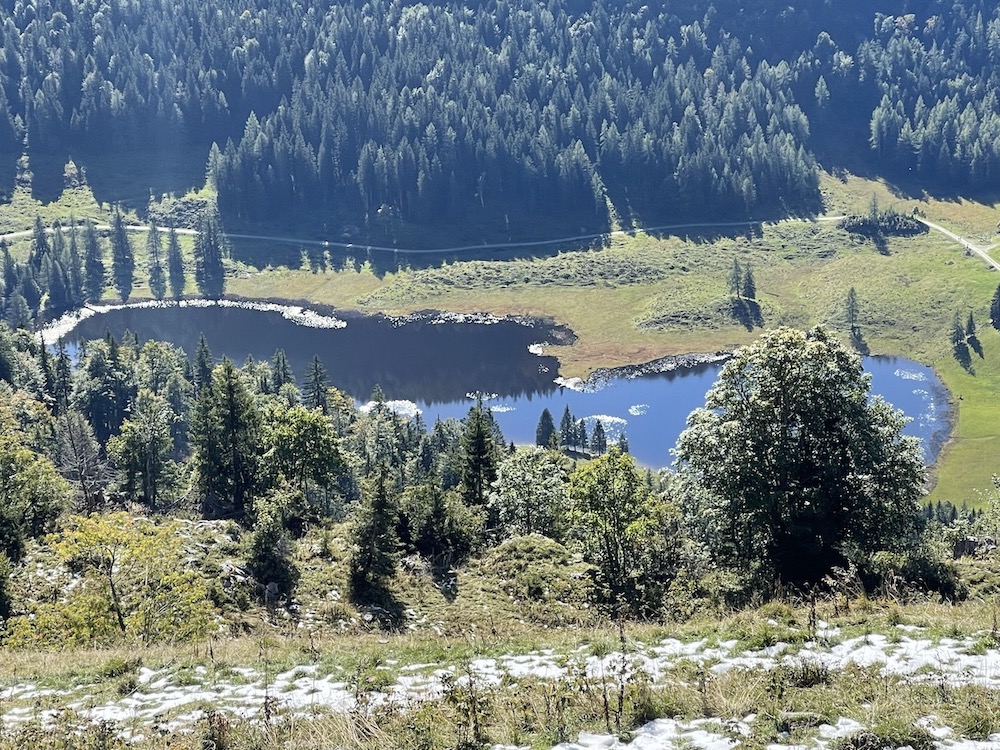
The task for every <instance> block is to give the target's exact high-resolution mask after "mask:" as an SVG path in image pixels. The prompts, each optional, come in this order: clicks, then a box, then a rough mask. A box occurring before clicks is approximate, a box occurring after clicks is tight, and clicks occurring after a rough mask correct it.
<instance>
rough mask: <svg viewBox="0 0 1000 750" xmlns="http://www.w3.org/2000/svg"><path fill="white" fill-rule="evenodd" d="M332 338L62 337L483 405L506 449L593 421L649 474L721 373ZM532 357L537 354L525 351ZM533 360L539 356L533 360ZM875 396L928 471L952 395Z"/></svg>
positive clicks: (229, 312) (463, 333)
mask: <svg viewBox="0 0 1000 750" xmlns="http://www.w3.org/2000/svg"><path fill="white" fill-rule="evenodd" d="M344 320H345V321H346V323H347V325H346V326H344V327H340V328H333V327H326V328H323V327H310V326H305V325H300V324H298V323H296V322H294V321H293V320H289V319H288V318H287V317H283V316H282V315H281V314H280V313H278V312H274V311H261V310H248V309H241V308H225V307H223V308H219V307H165V308H157V309H152V308H123V309H116V310H112V311H110V312H107V313H103V314H100V315H95V316H93V317H91V318H88V319H86V320H84V321H82V322H81V323H79V324H78V325H77V326H76V327H75V328H74V329H73V330H72V331H70V332H69V333H67V334H66V335H65V336H64V340H65V341H66V342H67V343H68V344H69V345H71V346H73V345H78V344H79V343H81V342H82V341H85V340H87V339H92V338H100V337H102V336H104V335H105V334H106V333H109V332H110V333H112V334H113V335H115V336H118V337H120V336H121V335H122V334H123V333H124V332H125V331H126V330H131V331H132V332H134V333H135V334H136V335H137V336H138V338H139V340H140V341H145V340H149V339H159V340H164V341H170V342H172V343H174V344H176V345H178V346H181V347H182V348H183V349H184V350H185V351H186V352H187V353H188V354H189V355H193V352H194V351H195V347H196V346H197V342H198V338H199V336H200V335H201V334H202V333H203V334H204V335H205V337H206V340H207V341H208V343H209V346H210V348H211V350H212V353H213V355H214V356H215V357H216V358H221V357H222V356H223V355H225V356H228V357H230V358H231V359H233V360H234V361H236V362H237V363H242V362H243V361H244V360H245V359H246V358H247V357H248V356H252V357H254V358H255V359H257V360H263V359H269V358H270V357H271V356H273V354H274V352H275V350H276V349H278V348H282V349H284V350H285V353H286V355H287V357H288V359H289V362H290V364H291V365H292V367H293V369H294V371H295V373H296V375H297V376H298V378H299V381H300V382H301V379H302V377H303V375H304V373H305V370H306V367H307V365H308V364H309V362H310V361H311V360H312V358H313V356H314V355H315V356H318V357H319V358H320V360H321V361H322V363H323V365H324V366H325V368H326V370H327V372H328V374H329V379H330V382H331V384H332V385H334V386H336V387H337V388H340V389H341V390H343V391H345V392H346V393H348V394H350V395H351V396H353V397H354V398H355V399H357V400H358V401H359V403H360V402H364V401H366V400H367V398H368V396H369V394H370V393H371V392H372V389H373V388H374V387H375V385H380V386H381V388H382V390H383V391H384V393H385V394H386V397H387V399H389V400H392V401H399V402H400V408H401V409H404V410H405V409H410V410H412V409H414V408H416V409H419V410H420V411H421V413H422V414H423V418H424V420H425V421H426V422H427V423H428V424H433V422H434V420H435V419H436V418H438V417H440V418H442V419H447V418H455V419H460V418H462V417H464V416H465V415H466V414H467V413H468V410H469V408H470V406H471V405H472V396H471V394H474V393H477V392H479V393H483V394H486V404H487V405H488V406H489V407H490V408H491V409H492V411H493V414H494V417H495V418H496V420H497V422H498V423H499V424H500V427H501V428H502V430H503V433H504V435H505V437H506V438H507V440H508V441H514V442H516V443H533V442H534V440H535V428H536V426H537V424H538V419H539V416H540V415H541V413H542V410H543V409H545V408H548V410H549V411H550V412H551V414H552V417H553V420H554V421H555V423H556V427H557V428H558V426H559V422H560V418H561V417H562V414H563V410H564V409H565V408H566V407H569V410H570V412H571V413H572V414H573V415H574V416H575V417H576V418H577V419H584V420H586V424H587V430H588V433H592V432H593V427H594V424H595V423H596V421H597V420H598V419H600V420H601V422H602V424H603V425H604V427H605V430H606V432H607V433H608V435H609V438H610V439H612V440H614V439H617V437H618V435H620V434H621V433H623V432H624V433H625V434H626V435H627V436H628V441H629V449H630V451H631V453H632V454H633V455H634V456H635V457H636V459H637V460H638V461H639V462H640V463H642V464H643V465H645V466H649V467H654V468H658V467H663V466H668V465H670V463H671V462H672V458H671V455H670V450H671V448H673V446H674V444H675V443H676V441H677V436H678V435H679V434H680V432H681V431H682V430H683V429H684V426H685V420H686V418H687V415H688V414H689V413H690V412H691V411H692V410H693V409H695V408H697V407H699V406H703V405H704V402H705V393H706V392H707V391H708V389H709V388H710V387H711V386H712V384H713V383H714V382H715V379H716V377H717V375H718V372H719V369H720V368H721V366H722V365H721V364H713V365H698V366H695V367H691V368H683V369H678V370H673V371H670V372H661V373H654V374H646V375H640V376H637V377H627V376H625V375H624V374H623V375H621V376H614V375H612V376H610V377H607V378H602V380H601V384H600V386H594V387H587V388H585V389H584V390H574V389H572V388H567V387H561V386H559V385H558V384H557V383H556V382H554V381H555V378H556V377H557V375H558V362H557V361H556V360H555V358H553V357H549V356H539V355H537V354H533V353H531V352H530V351H529V346H531V345H532V344H538V343H551V342H553V341H555V340H559V339H562V340H565V338H566V336H567V335H569V334H568V333H567V332H566V331H564V330H560V329H554V328H548V327H545V326H539V325H536V326H533V327H532V326H527V325H522V324H520V323H517V322H515V321H491V322H490V323H489V324H484V323H481V322H468V321H461V320H441V319H438V318H434V317H429V316H427V317H417V318H413V319H406V320H399V319H393V318H384V317H381V316H348V317H346V318H344ZM533 348H535V347H533ZM536 351H537V348H536ZM864 364H865V369H866V370H868V372H870V373H871V374H872V391H873V393H876V394H879V395H881V396H883V397H884V398H885V399H886V400H887V401H888V402H890V403H891V404H893V405H894V406H896V407H897V408H899V409H902V410H903V411H904V412H905V413H906V414H907V415H908V416H909V417H910V419H911V421H910V422H909V424H908V425H907V427H906V432H907V433H908V434H911V435H916V436H917V437H919V438H921V440H922V441H923V444H924V457H925V460H926V461H927V462H928V463H933V461H934V460H935V458H936V457H937V453H938V450H939V449H940V447H941V445H943V443H944V441H945V440H947V437H948V432H949V411H948V394H947V391H946V390H945V388H944V386H943V385H942V384H941V382H940V380H939V379H938V377H937V375H936V374H935V373H934V371H933V370H932V369H931V368H930V367H927V366H925V365H921V364H919V363H917V362H913V361H911V360H908V359H903V358H894V357H866V358H865V360H864Z"/></svg>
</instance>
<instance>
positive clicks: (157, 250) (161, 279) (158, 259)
mask: <svg viewBox="0 0 1000 750" xmlns="http://www.w3.org/2000/svg"><path fill="white" fill-rule="evenodd" d="M146 252H147V255H148V256H149V291H150V292H152V293H153V298H154V299H158V300H161V299H163V298H164V297H165V296H166V294H167V275H166V273H164V271H163V260H162V255H163V243H162V242H161V240H160V228H159V227H158V226H156V222H155V221H150V222H149V234H147V235H146Z"/></svg>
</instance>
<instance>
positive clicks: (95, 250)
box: [83, 221, 104, 302]
mask: <svg viewBox="0 0 1000 750" xmlns="http://www.w3.org/2000/svg"><path fill="white" fill-rule="evenodd" d="M83 252H84V256H83V277H84V292H85V293H86V295H87V300H88V301H89V302H100V301H101V297H102V296H103V294H104V248H103V247H102V246H101V240H100V238H99V237H98V236H97V229H96V228H95V227H94V222H92V221H88V222H87V224H86V226H85V228H84V230H83Z"/></svg>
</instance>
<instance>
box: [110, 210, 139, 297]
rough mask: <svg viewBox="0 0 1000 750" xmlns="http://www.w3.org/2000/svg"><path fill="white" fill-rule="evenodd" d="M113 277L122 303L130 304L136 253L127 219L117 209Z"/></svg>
mask: <svg viewBox="0 0 1000 750" xmlns="http://www.w3.org/2000/svg"><path fill="white" fill-rule="evenodd" d="M111 276H112V278H113V279H114V283H115V289H117V290H118V296H119V297H121V300H122V302H128V298H129V296H130V295H131V294H132V286H133V284H134V283H135V252H134V251H133V250H132V242H131V240H129V237H128V231H127V230H126V228H125V219H124V217H123V216H122V213H121V211H120V210H118V209H117V208H116V209H115V212H114V215H113V216H112V217H111Z"/></svg>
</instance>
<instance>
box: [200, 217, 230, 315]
mask: <svg viewBox="0 0 1000 750" xmlns="http://www.w3.org/2000/svg"><path fill="white" fill-rule="evenodd" d="M222 242H223V240H222V233H221V232H220V231H219V223H218V220H217V219H216V218H215V216H214V215H205V216H202V218H201V221H200V222H199V223H198V236H197V237H196V238H195V242H194V262H195V268H194V278H195V283H196V284H197V285H198V291H199V292H201V294H202V296H204V297H207V298H208V299H221V298H222V295H223V294H224V293H225V289H226V274H225V268H224V266H223V264H222V256H223V245H222Z"/></svg>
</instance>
